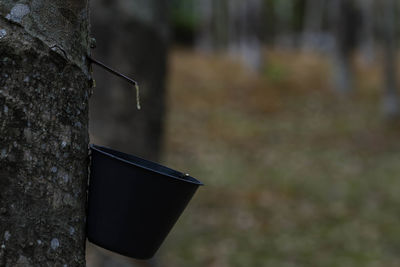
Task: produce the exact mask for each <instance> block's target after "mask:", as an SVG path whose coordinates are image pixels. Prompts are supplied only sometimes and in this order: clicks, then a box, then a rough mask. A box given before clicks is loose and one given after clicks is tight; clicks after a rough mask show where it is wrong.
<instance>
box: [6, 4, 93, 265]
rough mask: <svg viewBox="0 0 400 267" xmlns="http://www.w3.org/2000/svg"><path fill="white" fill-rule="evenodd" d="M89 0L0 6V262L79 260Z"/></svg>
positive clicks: (83, 198) (68, 262)
mask: <svg viewBox="0 0 400 267" xmlns="http://www.w3.org/2000/svg"><path fill="white" fill-rule="evenodd" d="M88 26H89V17H88V1H72V0H64V1H57V0H56V1H50V2H49V1H43V0H31V1H29V0H27V1H23V2H22V1H10V0H2V1H1V2H0V70H1V76H0V118H1V121H0V266H85V232H84V226H85V203H86V184H87V169H88V157H87V155H88V98H89V74H88V63H87V61H86V55H87V53H88V40H89V37H88Z"/></svg>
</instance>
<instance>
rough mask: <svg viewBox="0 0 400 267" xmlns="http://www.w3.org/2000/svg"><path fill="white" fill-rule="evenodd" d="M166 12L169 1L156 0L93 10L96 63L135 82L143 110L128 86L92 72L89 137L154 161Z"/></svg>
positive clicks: (158, 138)
mask: <svg viewBox="0 0 400 267" xmlns="http://www.w3.org/2000/svg"><path fill="white" fill-rule="evenodd" d="M129 4H131V5H132V6H130V5H129ZM166 9H167V1H160V0H152V1H150V0H147V1H137V0H136V1H130V2H127V1H121V2H119V1H115V2H108V1H98V2H97V3H96V5H95V6H94V8H93V36H94V37H95V38H96V41H97V48H96V49H95V50H94V51H93V52H94V54H95V56H96V57H97V58H98V59H99V60H101V61H103V62H105V63H107V64H108V65H110V66H111V67H113V68H115V69H118V70H119V71H121V72H122V73H124V74H127V75H128V76H130V77H132V78H134V79H135V80H137V81H138V83H139V86H140V97H141V102H142V103H141V104H142V105H141V106H142V109H141V110H137V109H136V103H135V101H136V100H135V88H134V87H133V86H132V85H130V84H129V83H127V82H126V81H124V80H121V79H120V78H117V77H115V76H113V75H110V74H109V73H107V72H105V71H103V70H102V69H98V68H96V69H95V72H94V77H95V80H96V88H94V95H93V97H92V99H91V111H90V119H91V124H90V129H91V133H92V136H93V137H94V140H98V141H100V142H102V144H103V145H107V146H112V147H113V148H115V149H121V150H123V151H124V152H128V153H133V154H136V155H138V156H140V157H143V158H146V159H149V160H153V161H158V160H159V159H160V151H161V145H162V142H161V141H162V136H163V120H164V115H165V95H166V94H165V76H166V65H167V48H168V38H167V31H168V23H167V16H166V13H167V12H166ZM116 13H118V14H119V15H118V16H115V14H116ZM116 29H118V30H116ZM104 107H108V108H106V109H105V108H104Z"/></svg>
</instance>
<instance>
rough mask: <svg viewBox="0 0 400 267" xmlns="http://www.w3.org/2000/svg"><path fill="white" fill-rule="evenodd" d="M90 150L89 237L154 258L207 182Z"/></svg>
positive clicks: (108, 246)
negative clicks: (199, 189) (184, 211)
mask: <svg viewBox="0 0 400 267" xmlns="http://www.w3.org/2000/svg"><path fill="white" fill-rule="evenodd" d="M90 148H91V167H90V180H89V181H90V182H89V196H88V216H87V237H88V239H89V241H91V242H92V243H94V244H96V245H99V246H101V247H103V248H106V249H108V250H111V251H114V252H117V253H119V254H122V255H125V256H129V257H133V258H138V259H148V258H151V257H152V256H153V255H154V254H155V253H156V251H157V250H158V248H159V247H160V246H161V243H162V242H163V241H164V239H165V238H166V236H167V235H168V233H169V232H170V230H171V229H172V227H173V226H174V224H175V223H176V221H177V220H178V218H179V216H180V215H181V213H182V212H183V210H184V209H185V207H186V205H187V204H188V203H189V201H190V199H191V198H192V196H193V195H194V193H195V192H196V190H197V189H198V187H199V186H200V185H203V184H202V183H201V182H200V181H198V180H196V179H195V178H193V177H191V176H189V175H187V174H184V173H181V172H178V171H175V170H172V169H170V168H167V167H165V166H162V165H160V164H157V163H154V162H151V161H148V160H144V159H141V158H138V157H135V156H132V155H129V154H126V153H122V152H118V151H115V150H112V149H109V148H105V147H101V146H97V145H91V146H90Z"/></svg>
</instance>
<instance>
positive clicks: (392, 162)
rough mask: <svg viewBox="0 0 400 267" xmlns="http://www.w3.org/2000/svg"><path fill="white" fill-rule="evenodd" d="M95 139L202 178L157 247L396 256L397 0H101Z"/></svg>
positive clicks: (245, 253)
mask: <svg viewBox="0 0 400 267" xmlns="http://www.w3.org/2000/svg"><path fill="white" fill-rule="evenodd" d="M91 2H92V3H91V4H92V8H91V10H92V12H91V13H92V34H93V37H94V38H96V40H97V48H96V49H94V50H93V57H94V58H96V59H97V60H100V61H102V62H104V63H106V64H107V65H109V66H111V67H113V68H115V69H117V70H119V71H120V72H122V73H125V74H127V75H128V76H130V77H132V78H134V79H136V80H137V81H138V82H139V84H140V89H141V100H142V101H141V102H142V103H141V104H142V110H140V111H138V110H136V102H135V90H134V88H132V86H130V85H129V84H128V83H127V82H125V81H123V80H120V79H119V78H117V77H114V76H113V75H111V74H109V73H107V72H105V71H103V70H102V69H99V68H96V67H94V77H95V80H96V85H97V86H96V88H94V95H93V96H92V99H91V103H90V105H91V106H90V109H91V110H90V131H91V142H93V143H96V144H100V145H105V146H109V147H112V148H114V149H118V150H121V151H124V152H128V153H133V154H135V155H138V156H141V157H144V158H147V159H150V160H154V161H157V162H161V163H163V164H165V165H167V166H170V167H172V168H175V169H178V170H181V171H184V172H189V173H190V174H191V175H192V176H194V177H196V178H198V179H199V180H201V181H202V182H204V183H205V184H206V186H205V187H202V188H200V190H199V191H198V192H197V194H196V195H195V197H194V198H193V200H192V202H191V203H190V205H189V206H188V208H187V209H186V211H185V212H184V214H183V215H182V217H181V218H180V219H179V221H178V223H177V224H176V225H175V227H174V229H173V230H172V232H171V233H170V235H169V236H168V238H167V240H166V241H165V243H164V245H163V246H162V248H161V249H160V251H159V253H158V254H157V256H156V257H155V258H154V259H153V260H150V261H135V260H131V259H128V258H125V257H121V256H117V255H116V254H113V253H111V252H108V251H105V250H102V249H100V248H98V247H96V246H94V245H91V244H89V243H88V249H87V260H88V266H96V267H101V266H104V267H105V266H112V267H115V266H116V267H118V266H122V267H124V266H166V267H187V266H190V267H197V266H198V267H200V266H201V267H226V266H233V267H236V266H244V267H248V266H272V267H277V266H279V267H289V266H290V267H292V266H293V267H294V266H323V267H325V266H326V267H328V266H329V267H336V266H338V267H339V266H340V267H344V266H351V267H353V266H355V267H357V266H360V267H361V266H362V267H368V266H371V267H372V266H377V267H378V266H385V267H390V266H393V267H394V266H396V267H397V266H400V253H399V251H400V177H399V174H400V164H399V161H400V142H399V137H400V127H399V126H400V124H399V118H400V116H399V115H400V109H399V108H400V106H399V99H398V86H399V79H398V76H399V74H400V70H399V69H398V68H397V65H398V63H399V54H398V41H399V38H398V37H399V31H400V23H399V20H398V18H399V12H400V2H399V1H397V0H118V1H111V0H93V1H91Z"/></svg>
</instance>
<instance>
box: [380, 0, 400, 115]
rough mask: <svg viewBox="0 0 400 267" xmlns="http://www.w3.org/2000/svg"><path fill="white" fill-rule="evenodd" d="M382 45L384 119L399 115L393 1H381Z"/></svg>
mask: <svg viewBox="0 0 400 267" xmlns="http://www.w3.org/2000/svg"><path fill="white" fill-rule="evenodd" d="M382 22H383V23H382V25H381V27H382V32H383V43H384V75H383V76H384V93H383V112H384V114H385V116H386V117H388V118H394V117H398V116H399V115H400V110H399V99H398V92H397V81H396V3H395V0H384V1H383V21H382Z"/></svg>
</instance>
